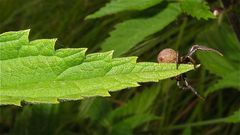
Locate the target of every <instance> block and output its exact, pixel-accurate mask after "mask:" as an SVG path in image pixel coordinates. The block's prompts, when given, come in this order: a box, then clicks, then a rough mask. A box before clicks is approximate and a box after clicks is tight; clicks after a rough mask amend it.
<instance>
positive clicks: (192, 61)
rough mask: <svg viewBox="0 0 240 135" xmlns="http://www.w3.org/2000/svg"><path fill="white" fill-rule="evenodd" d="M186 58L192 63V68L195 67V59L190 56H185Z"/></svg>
mask: <svg viewBox="0 0 240 135" xmlns="http://www.w3.org/2000/svg"><path fill="white" fill-rule="evenodd" d="M186 58H188V60H189V62H190V63H192V64H193V65H194V69H197V64H196V61H195V60H194V59H193V58H192V57H191V56H187V57H186ZM186 58H185V59H186Z"/></svg>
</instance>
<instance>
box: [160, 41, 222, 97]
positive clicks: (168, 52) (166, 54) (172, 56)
mask: <svg viewBox="0 0 240 135" xmlns="http://www.w3.org/2000/svg"><path fill="white" fill-rule="evenodd" d="M197 50H201V51H211V52H214V53H217V54H219V55H220V56H223V55H222V53H220V52H219V51H217V50H215V49H213V48H209V47H206V46H202V45H193V46H192V47H191V48H190V49H189V51H188V53H187V54H186V55H183V56H180V55H179V53H178V52H176V51H175V50H173V49H171V48H166V49H163V50H162V51H161V52H160V53H159V54H158V62H159V63H176V68H177V69H178V67H179V65H180V64H193V65H194V69H196V68H197V64H196V61H195V60H194V59H193V58H192V55H193V54H194V53H195V52H196V51H197ZM171 79H174V80H176V81H177V86H178V87H179V88H180V89H183V90H191V91H192V92H193V93H194V94H195V95H196V96H197V97H199V98H200V99H202V100H205V98H204V97H202V96H201V95H200V94H199V93H198V92H197V91H196V90H195V89H194V88H193V87H192V86H191V85H190V84H189V83H188V81H187V76H186V74H185V73H183V74H180V75H177V76H175V77H172V78H171Z"/></svg>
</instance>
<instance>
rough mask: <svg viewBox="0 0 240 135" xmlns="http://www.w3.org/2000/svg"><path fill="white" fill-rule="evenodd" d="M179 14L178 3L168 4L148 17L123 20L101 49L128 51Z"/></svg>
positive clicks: (117, 53)
mask: <svg viewBox="0 0 240 135" xmlns="http://www.w3.org/2000/svg"><path fill="white" fill-rule="evenodd" d="M179 14H180V8H179V5H178V4H169V6H168V7H166V9H164V10H163V11H161V12H159V13H158V14H157V15H155V16H153V17H150V18H139V19H131V20H127V21H124V22H123V23H120V24H118V25H117V26H116V29H115V30H114V31H113V32H111V33H110V37H109V38H107V39H106V40H105V41H104V42H103V43H102V45H101V47H102V50H103V51H109V50H113V49H114V50H115V55H116V56H119V55H122V54H124V53H126V52H128V51H129V50H130V49H131V48H133V47H134V46H135V45H136V44H138V43H139V42H141V41H142V40H143V39H144V38H146V37H147V36H149V35H151V34H154V33H156V32H157V31H160V30H161V29H163V28H164V27H165V26H167V25H168V24H169V23H171V22H172V21H174V20H175V19H176V18H177V16H178V15H179Z"/></svg>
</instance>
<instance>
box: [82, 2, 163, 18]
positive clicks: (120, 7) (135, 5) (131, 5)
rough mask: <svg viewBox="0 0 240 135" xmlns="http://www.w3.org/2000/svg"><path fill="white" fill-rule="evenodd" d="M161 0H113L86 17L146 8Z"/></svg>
mask: <svg viewBox="0 0 240 135" xmlns="http://www.w3.org/2000/svg"><path fill="white" fill-rule="evenodd" d="M160 2H162V0H112V1H111V2H110V3H107V4H106V6H105V7H102V8H101V9H100V10H98V11H97V12H95V13H93V14H91V15H89V16H87V17H86V19H92V18H98V17H102V16H105V15H110V14H114V13H118V12H121V11H125V10H128V11H129V10H144V9H147V8H149V7H151V6H154V5H156V4H159V3H160Z"/></svg>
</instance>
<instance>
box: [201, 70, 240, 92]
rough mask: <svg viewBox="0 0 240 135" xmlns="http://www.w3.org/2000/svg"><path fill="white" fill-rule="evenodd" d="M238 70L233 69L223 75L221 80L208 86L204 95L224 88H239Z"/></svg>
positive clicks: (239, 76) (239, 73)
mask: <svg viewBox="0 0 240 135" xmlns="http://www.w3.org/2000/svg"><path fill="white" fill-rule="evenodd" d="M239 82H240V71H235V72H232V73H229V74H228V75H226V76H224V77H223V78H222V79H221V80H218V82H217V83H216V84H214V85H212V86H211V87H209V88H208V89H207V91H206V93H205V95H207V94H209V93H212V92H215V91H218V90H220V89H224V88H230V87H231V88H236V89H238V90H240V83H239Z"/></svg>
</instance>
